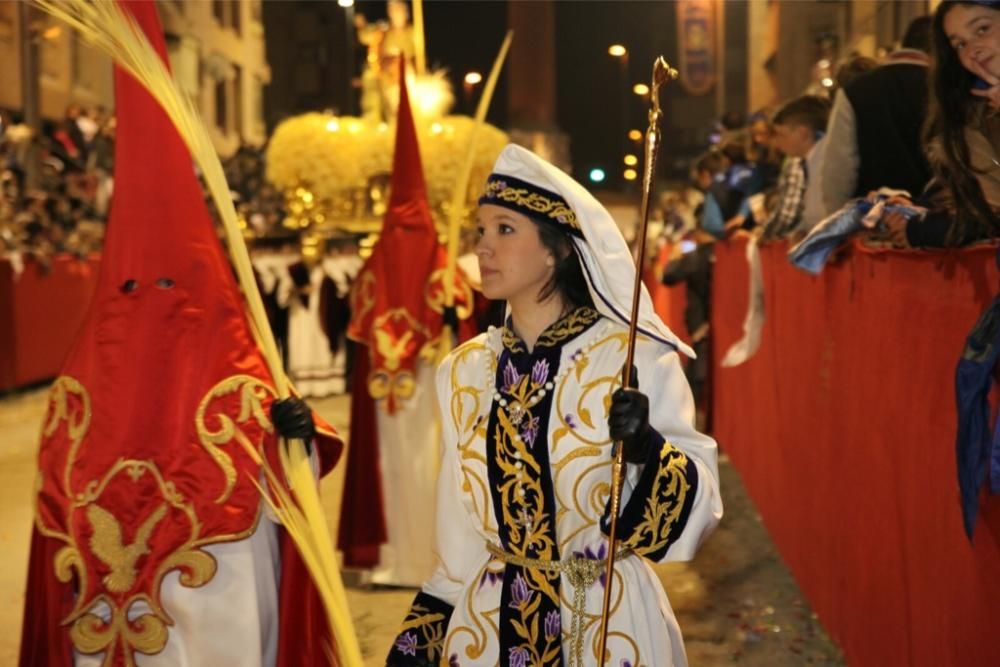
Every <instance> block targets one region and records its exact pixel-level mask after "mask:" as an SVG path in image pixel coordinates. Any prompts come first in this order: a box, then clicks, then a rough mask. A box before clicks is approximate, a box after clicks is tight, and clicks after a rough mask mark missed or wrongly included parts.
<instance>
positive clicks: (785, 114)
mask: <svg viewBox="0 0 1000 667" xmlns="http://www.w3.org/2000/svg"><path fill="white" fill-rule="evenodd" d="M829 115H830V100H829V99H827V98H825V97H819V96H817V95H803V96H802V97H796V98H795V99H794V100H792V101H791V102H788V103H786V104H785V105H784V106H782V107H781V108H780V109H778V113H776V114H774V120H772V121H771V122H772V123H773V124H775V125H804V126H806V127H808V128H809V129H810V130H812V131H813V133H819V132H823V131H824V130H826V119H827V116H829Z"/></svg>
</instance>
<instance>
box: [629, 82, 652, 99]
mask: <svg viewBox="0 0 1000 667" xmlns="http://www.w3.org/2000/svg"><path fill="white" fill-rule="evenodd" d="M632 92H633V93H635V94H636V95H639V96H642V95H649V86H647V85H646V84H644V83H637V84H635V85H634V86H632Z"/></svg>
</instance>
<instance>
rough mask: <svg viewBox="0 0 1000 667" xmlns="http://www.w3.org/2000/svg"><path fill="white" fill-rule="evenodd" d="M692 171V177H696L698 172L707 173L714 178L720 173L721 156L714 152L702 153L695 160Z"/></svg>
mask: <svg viewBox="0 0 1000 667" xmlns="http://www.w3.org/2000/svg"><path fill="white" fill-rule="evenodd" d="M692 171H693V172H694V174H693V175H694V176H697V175H698V172H701V171H707V172H708V173H710V174H712V176H715V175H716V174H717V173H719V172H720V171H722V155H720V154H719V153H718V151H714V150H713V151H708V152H707V153H702V154H701V155H699V156H698V158H697V159H695V161H694V165H693V167H692Z"/></svg>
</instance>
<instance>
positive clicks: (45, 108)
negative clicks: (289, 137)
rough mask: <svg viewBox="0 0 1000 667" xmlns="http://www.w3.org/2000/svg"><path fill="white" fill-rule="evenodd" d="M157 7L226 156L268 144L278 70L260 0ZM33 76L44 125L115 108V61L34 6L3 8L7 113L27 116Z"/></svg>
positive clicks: (177, 67)
mask: <svg viewBox="0 0 1000 667" xmlns="http://www.w3.org/2000/svg"><path fill="white" fill-rule="evenodd" d="M157 5H158V7H159V10H160V19H161V21H162V23H163V27H164V32H165V33H166V38H167V49H168V52H169V56H170V64H171V67H172V68H173V71H174V74H175V75H176V77H177V79H178V80H179V82H180V84H181V87H182V88H183V90H184V91H185V92H187V94H188V95H189V96H191V97H192V98H193V99H195V100H196V101H197V106H198V108H199V109H200V110H201V114H202V117H203V118H204V119H205V121H206V124H207V125H208V127H209V132H210V134H211V137H212V141H213V143H214V144H215V147H216V149H217V150H218V151H219V153H220V154H221V155H222V156H223V157H227V156H229V155H231V154H233V153H235V152H236V150H237V149H238V148H239V147H240V145H241V144H243V143H248V144H252V145H260V144H263V143H264V142H265V141H266V140H267V131H266V128H265V126H264V113H263V95H264V93H263V90H264V87H265V86H266V85H267V84H268V83H269V82H270V80H271V70H270V68H269V67H268V64H267V60H266V58H265V53H264V26H263V22H262V21H261V0H211V1H199V0H158V2H157ZM26 39H27V40H29V41H28V42H27V43H26V42H25V40H26ZM32 54H35V55H34V56H33V55H32ZM32 57H34V58H35V63H34V65H33V67H32V63H31V62H28V64H27V66H26V60H28V61H30V60H31V59H32ZM30 71H36V72H37V76H36V77H35V78H36V79H37V86H38V87H37V97H38V106H39V111H40V115H41V118H42V120H43V121H57V120H59V119H61V118H62V117H63V116H64V114H65V111H66V108H67V107H68V106H70V105H73V104H77V105H80V106H82V107H84V108H92V107H97V106H103V107H105V108H106V109H109V110H110V109H113V107H114V76H113V70H112V66H111V61H110V59H109V58H108V57H106V56H104V55H103V54H101V53H99V52H97V51H95V50H94V49H92V48H90V47H89V46H88V45H87V44H85V43H84V42H83V41H82V40H81V39H80V38H79V36H78V35H77V34H76V33H75V32H74V31H73V30H70V29H69V28H68V27H66V26H65V25H63V24H61V23H60V22H58V21H55V20H54V19H52V18H50V17H48V16H46V15H45V14H43V13H41V12H39V11H38V10H36V9H34V8H32V7H30V5H29V3H27V2H6V1H0V82H2V85H0V108H3V109H6V110H8V111H11V112H13V113H15V114H18V113H22V112H23V111H24V105H25V99H26V98H28V97H29V96H31V95H32V94H33V93H32V91H29V90H28V86H27V85H26V84H27V83H30V82H29V81H26V74H25V73H26V72H30Z"/></svg>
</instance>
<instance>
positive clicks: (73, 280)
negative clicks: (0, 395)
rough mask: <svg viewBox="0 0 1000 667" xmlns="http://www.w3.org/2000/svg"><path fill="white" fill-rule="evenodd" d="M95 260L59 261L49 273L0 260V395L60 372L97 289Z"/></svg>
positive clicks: (28, 264) (64, 258) (68, 258)
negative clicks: (17, 269)
mask: <svg viewBox="0 0 1000 667" xmlns="http://www.w3.org/2000/svg"><path fill="white" fill-rule="evenodd" d="M99 264H100V257H99V256H93V257H90V258H88V259H86V260H79V259H76V258H74V257H71V256H59V257H56V258H55V259H53V260H52V266H51V268H50V270H49V271H44V270H43V269H42V267H41V266H40V265H38V264H37V263H35V262H33V261H31V260H27V261H26V262H25V266H24V271H22V272H21V273H20V275H18V276H16V277H15V275H14V270H13V267H12V266H11V265H10V263H9V262H8V261H6V260H3V261H0V390H3V389H10V388H12V387H18V386H21V385H26V384H31V383H32V382H38V381H40V380H45V379H48V378H52V377H55V376H56V375H58V373H59V368H60V367H61V366H62V362H63V359H64V358H65V357H66V354H67V353H68V352H69V349H70V346H71V345H72V344H73V341H74V339H75V338H76V334H77V331H78V330H79V328H80V326H81V325H82V324H83V318H84V317H85V316H86V314H87V307H88V306H89V305H90V299H91V297H92V296H93V293H94V287H95V286H96V285H97V268H98V266H99Z"/></svg>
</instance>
